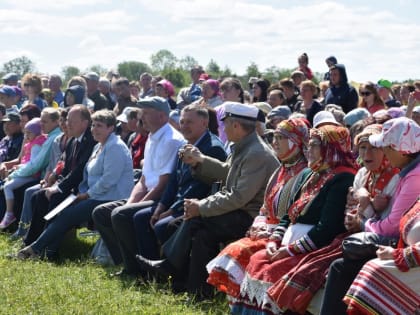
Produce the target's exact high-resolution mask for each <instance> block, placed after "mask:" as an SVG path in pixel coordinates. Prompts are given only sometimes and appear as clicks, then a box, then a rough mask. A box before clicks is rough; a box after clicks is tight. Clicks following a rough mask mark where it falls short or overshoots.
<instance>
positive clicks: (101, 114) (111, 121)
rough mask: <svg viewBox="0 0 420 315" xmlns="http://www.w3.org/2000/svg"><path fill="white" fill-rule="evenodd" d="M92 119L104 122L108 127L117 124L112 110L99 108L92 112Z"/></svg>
mask: <svg viewBox="0 0 420 315" xmlns="http://www.w3.org/2000/svg"><path fill="white" fill-rule="evenodd" d="M92 121H99V122H101V123H104V124H105V125H107V126H108V127H110V126H114V127H115V126H116V124H117V116H116V115H115V113H114V112H113V111H112V110H109V109H101V110H98V111H96V112H94V113H93V114H92Z"/></svg>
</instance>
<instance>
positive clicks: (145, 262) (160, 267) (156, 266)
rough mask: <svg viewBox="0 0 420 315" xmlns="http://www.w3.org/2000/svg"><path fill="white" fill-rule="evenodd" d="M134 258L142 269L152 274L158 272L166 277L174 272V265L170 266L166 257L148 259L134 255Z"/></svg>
mask: <svg viewBox="0 0 420 315" xmlns="http://www.w3.org/2000/svg"><path fill="white" fill-rule="evenodd" d="M136 260H137V262H138V264H139V266H140V267H141V268H142V269H143V270H145V271H148V272H150V273H152V274H158V275H161V276H163V277H165V278H168V277H169V276H171V275H173V274H174V273H175V272H174V271H175V270H174V267H172V265H171V264H170V263H169V261H168V260H167V259H162V260H150V259H147V258H144V257H143V256H141V255H136Z"/></svg>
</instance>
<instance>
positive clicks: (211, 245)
mask: <svg viewBox="0 0 420 315" xmlns="http://www.w3.org/2000/svg"><path fill="white" fill-rule="evenodd" d="M252 221H253V218H252V217H251V216H250V215H249V214H248V213H247V212H245V211H243V210H235V211H231V212H228V213H225V214H222V215H219V216H214V217H207V218H194V219H191V220H188V221H184V222H183V223H182V224H181V226H180V227H179V229H178V230H177V231H176V232H175V234H174V235H172V237H171V238H170V239H169V240H168V241H167V242H166V243H165V244H164V246H163V251H164V254H165V256H166V257H167V259H168V260H169V262H170V263H171V264H172V265H173V266H174V267H175V268H176V269H177V270H179V273H182V270H183V269H186V267H188V278H187V291H188V292H190V293H193V294H199V295H204V296H209V295H211V293H212V292H213V289H212V287H211V286H210V285H208V284H207V282H206V280H207V277H208V273H207V270H206V265H207V263H208V262H209V261H210V260H211V259H213V258H214V257H215V256H217V254H218V253H219V252H220V243H224V242H227V241H232V240H237V239H239V238H241V237H244V235H245V233H246V231H247V230H248V228H249V227H250V225H251V224H252Z"/></svg>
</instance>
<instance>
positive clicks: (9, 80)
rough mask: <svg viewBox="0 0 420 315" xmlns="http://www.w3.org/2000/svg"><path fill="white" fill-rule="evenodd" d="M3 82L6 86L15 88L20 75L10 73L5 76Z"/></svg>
mask: <svg viewBox="0 0 420 315" xmlns="http://www.w3.org/2000/svg"><path fill="white" fill-rule="evenodd" d="M2 80H3V83H4V84H5V85H11V86H14V85H17V83H18V75H17V74H16V73H14V72H10V73H7V74H6V75H4V76H3V78H2Z"/></svg>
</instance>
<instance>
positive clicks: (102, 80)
mask: <svg viewBox="0 0 420 315" xmlns="http://www.w3.org/2000/svg"><path fill="white" fill-rule="evenodd" d="M99 85H102V86H104V87H106V88H107V89H108V90H109V89H111V82H109V80H108V79H107V78H105V77H101V78H100V79H99Z"/></svg>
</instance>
